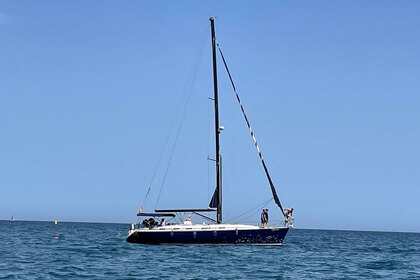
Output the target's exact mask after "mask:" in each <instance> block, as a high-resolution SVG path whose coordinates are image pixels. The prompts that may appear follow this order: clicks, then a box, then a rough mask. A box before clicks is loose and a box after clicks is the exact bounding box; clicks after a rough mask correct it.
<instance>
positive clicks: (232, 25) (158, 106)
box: [0, 1, 420, 231]
mask: <svg viewBox="0 0 420 280" xmlns="http://www.w3.org/2000/svg"><path fill="white" fill-rule="evenodd" d="M419 14H420V3H419V2H418V1H403V2H401V1H263V2H261V1H245V2H244V1H229V2H227V1H211V2H208V1H207V2H202V1H188V2H183V1H175V2H174V1H166V2H159V3H157V2H155V1H18V2H16V1H2V2H1V3H0V66H1V68H0V219H9V218H10V216H11V215H15V216H16V218H18V219H24V220H54V219H58V220H67V221H103V222H133V221H135V219H136V217H135V215H136V212H137V210H138V208H139V206H140V204H142V203H143V199H144V196H145V192H146V190H147V188H148V186H149V184H150V181H151V178H152V175H153V173H154V170H155V169H156V165H157V163H158V158H159V155H160V153H161V151H162V149H163V148H164V147H165V145H164V144H165V139H166V137H167V135H168V130H170V128H171V124H172V121H173V119H175V120H179V119H180V114H179V113H177V112H179V111H177V108H178V106H179V105H178V104H183V103H180V100H181V101H182V100H183V96H184V95H185V90H184V88H185V87H188V86H189V85H190V82H189V81H190V79H189V74H190V72H191V66H192V65H193V64H194V63H195V62H196V61H197V59H196V58H195V57H196V54H197V50H198V49H199V47H200V44H201V42H202V40H203V36H204V35H205V34H206V30H207V28H208V17H209V16H217V19H216V32H217V38H218V41H219V42H220V44H221V46H222V48H223V50H224V53H225V56H226V57H227V59H228V62H229V64H230V68H231V71H232V74H233V77H234V79H235V81H236V84H237V88H238V91H239V93H240V95H241V97H242V99H243V103H244V105H245V109H246V111H247V113H248V115H249V118H250V121H251V124H252V126H253V128H254V130H255V133H256V136H257V139H258V141H259V142H260V145H261V148H262V151H263V154H264V157H265V159H266V162H267V164H268V167H269V170H270V172H271V174H272V177H273V180H274V182H275V185H276V187H277V190H278V193H279V195H280V199H281V201H282V202H283V204H284V205H285V206H286V207H294V208H295V218H296V227H300V228H329V229H362V230H398V231H420V214H419V213H420V203H419V200H420V144H419V143H420V83H419V74H420V36H419V35H420V34H419V32H420V31H419V27H420V17H419V16H418V15H419ZM205 43H206V45H205V48H204V56H203V59H202V63H201V65H200V68H199V75H198V78H197V82H196V83H195V87H194V91H193V94H192V97H191V99H190V102H189V106H188V110H187V112H186V115H185V122H184V125H183V126H182V130H181V133H180V136H179V140H180V141H179V143H178V145H177V149H176V151H175V153H174V156H173V160H172V163H171V166H170V168H169V172H168V175H167V178H166V183H165V185H164V188H163V191H162V195H161V197H160V200H159V203H158V206H159V207H161V208H166V207H203V206H204V207H205V206H207V203H208V199H209V196H210V195H211V193H212V191H213V185H214V179H213V175H214V174H213V173H214V171H213V166H212V163H211V162H210V163H209V162H208V161H207V160H206V158H207V155H210V156H213V154H214V152H213V151H212V150H211V149H210V150H209V147H210V148H211V147H212V145H213V142H212V141H213V140H212V139H211V136H212V130H211V129H212V128H211V124H212V123H211V117H212V115H211V114H212V113H211V111H210V109H211V103H210V101H209V100H208V97H209V96H211V95H212V78H211V71H210V67H211V57H210V41H209V40H208V39H207V40H206V41H205ZM219 66H220V67H219V73H220V95H221V97H220V98H221V105H220V106H221V124H222V125H224V126H225V128H226V129H225V130H224V131H223V133H222V139H221V140H222V154H223V164H224V166H223V175H224V215H225V219H227V220H228V219H229V218H234V217H235V216H237V215H239V214H241V213H243V212H245V211H247V210H248V209H250V208H252V207H254V206H256V205H257V204H259V203H261V202H263V201H265V200H266V199H268V198H270V190H269V186H268V184H267V182H266V178H265V175H264V173H263V170H262V168H261V165H260V162H259V159H258V156H257V154H256V152H255V149H254V147H253V143H252V140H251V138H250V137H249V135H248V131H247V127H246V125H245V123H244V121H243V119H242V116H241V112H240V109H239V107H238V106H237V104H236V103H235V102H236V101H235V99H234V95H233V92H232V90H231V89H230V85H229V83H228V80H227V79H226V74H225V73H224V71H223V69H222V67H221V65H220V64H219ZM171 141H172V142H173V134H172V138H171V140H170V141H169V142H170V143H172V142H171ZM169 147H170V146H169ZM167 150H168V148H167ZM168 155H169V152H168V151H167V152H166V153H165V154H164V157H163V161H162V163H163V165H162V166H161V168H160V169H159V171H158V172H157V175H156V179H155V183H154V185H153V188H152V192H151V195H150V197H149V199H148V200H147V202H146V203H145V204H144V205H145V208H148V210H150V209H153V207H154V205H155V202H156V199H157V195H158V192H159V188H160V185H161V182H162V178H163V173H164V171H165V167H166V164H167V162H168V158H169V156H168ZM208 170H210V172H209V171H208ZM209 178H210V179H209ZM267 207H268V208H269V209H270V213H271V217H272V218H273V219H276V218H279V217H280V214H279V212H278V210H277V209H276V207H275V206H274V204H273V203H271V204H269V205H267ZM258 215H259V213H257V214H256V215H255V216H254V217H250V218H248V220H247V221H246V222H250V223H256V222H258ZM237 221H239V220H237Z"/></svg>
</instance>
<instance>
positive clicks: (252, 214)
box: [239, 200, 271, 222]
mask: <svg viewBox="0 0 420 280" xmlns="http://www.w3.org/2000/svg"><path fill="white" fill-rule="evenodd" d="M270 201H271V200H270ZM270 201H267V202H266V203H264V204H263V205H260V208H261V207H263V208H264V207H265V206H266V205H267V204H269V203H270ZM254 209H255V208H254ZM258 211H260V209H257V210H256V211H254V212H252V213H251V214H250V215H248V216H246V217H245V218H243V219H242V220H240V221H239V222H244V221H247V220H248V219H249V218H250V217H252V216H254V215H256V214H257V213H258Z"/></svg>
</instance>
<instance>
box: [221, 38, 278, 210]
mask: <svg viewBox="0 0 420 280" xmlns="http://www.w3.org/2000/svg"><path fill="white" fill-rule="evenodd" d="M217 47H218V49H219V52H220V56H221V57H222V60H223V64H224V65H225V68H226V71H227V73H228V75H229V79H230V82H231V84H232V87H233V91H234V92H235V95H236V99H237V100H238V103H239V106H240V107H241V110H242V114H243V116H244V118H245V121H246V124H247V125H248V129H249V132H250V133H251V137H252V140H253V141H254V144H255V148H256V149H257V151H258V155H259V157H260V159H261V163H262V165H263V168H264V171H265V174H266V176H267V179H268V182H269V184H270V188H271V192H272V194H273V199H274V202H275V203H276V204H277V206H278V207H279V208H280V210H281V212H282V214H283V215H285V214H284V210H283V207H282V205H281V203H280V199H279V197H278V196H277V192H276V188H275V187H274V183H273V181H272V180H271V177H270V173H268V169H267V166H266V165H265V162H264V158H263V156H262V153H261V150H260V147H259V146H258V143H257V139H256V138H255V135H254V132H253V131H252V129H251V125H250V123H249V121H248V117H247V116H246V114H245V109H244V107H243V106H242V103H241V99H240V98H239V94H238V92H237V91H236V87H235V84H234V83H233V79H232V76H231V75H230V71H229V68H228V66H227V63H226V60H225V57H224V56H223V53H222V50H221V49H220V46H219V44H217Z"/></svg>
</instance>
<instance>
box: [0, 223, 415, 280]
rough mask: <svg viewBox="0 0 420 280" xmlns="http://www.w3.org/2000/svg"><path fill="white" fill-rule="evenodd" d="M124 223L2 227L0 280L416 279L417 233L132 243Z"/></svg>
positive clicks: (312, 233) (305, 233) (299, 233)
mask: <svg viewBox="0 0 420 280" xmlns="http://www.w3.org/2000/svg"><path fill="white" fill-rule="evenodd" d="M128 228H129V225H128V224H127V225H124V224H94V223H58V224H57V225H54V224H53V223H52V222H20V221H14V222H10V221H0V279H77V278H86V279H146V278H149V279H161V278H167V279H241V278H242V279H270V278H271V279H340V278H341V279H373V278H375V279H378V278H383V279H420V234H418V233H390V232H359V231H329V230H299V229H294V230H292V231H291V232H289V234H288V235H287V238H286V240H285V243H284V244H283V245H282V246H250V245H236V246H233V245H185V246H176V245H138V244H129V243H126V242H125V241H124V240H125V237H126V234H127V230H128Z"/></svg>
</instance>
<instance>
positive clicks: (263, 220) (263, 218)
mask: <svg viewBox="0 0 420 280" xmlns="http://www.w3.org/2000/svg"><path fill="white" fill-rule="evenodd" d="M267 218H268V215H266V214H265V209H263V210H262V212H261V227H262V228H265V227H266V226H267V222H268V220H267Z"/></svg>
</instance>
